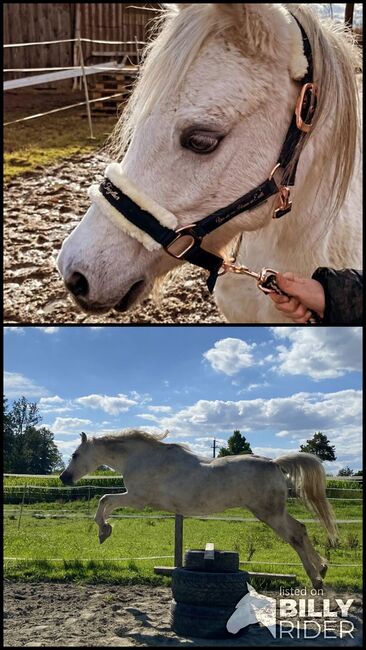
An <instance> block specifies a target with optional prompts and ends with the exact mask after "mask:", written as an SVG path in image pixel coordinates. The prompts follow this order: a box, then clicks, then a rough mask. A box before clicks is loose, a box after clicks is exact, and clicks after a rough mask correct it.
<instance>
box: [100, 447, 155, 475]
mask: <svg viewBox="0 0 366 650" xmlns="http://www.w3.org/2000/svg"><path fill="white" fill-rule="evenodd" d="M99 444H100V450H99V460H100V464H101V465H108V466H109V467H111V468H112V469H114V470H116V471H118V472H121V473H122V474H123V473H124V472H125V471H126V468H127V465H130V464H131V463H132V462H134V461H133V459H136V456H137V459H138V457H139V456H141V454H144V455H146V454H149V455H151V454H152V453H153V451H154V448H155V446H153V445H151V444H149V443H148V442H147V441H145V440H124V441H123V442H121V443H118V442H115V441H114V440H106V441H103V443H102V444H101V443H99Z"/></svg>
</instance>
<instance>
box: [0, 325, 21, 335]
mask: <svg viewBox="0 0 366 650" xmlns="http://www.w3.org/2000/svg"><path fill="white" fill-rule="evenodd" d="M24 332H25V329H24V327H18V326H17V325H15V326H11V327H10V326H7V327H4V334H24Z"/></svg>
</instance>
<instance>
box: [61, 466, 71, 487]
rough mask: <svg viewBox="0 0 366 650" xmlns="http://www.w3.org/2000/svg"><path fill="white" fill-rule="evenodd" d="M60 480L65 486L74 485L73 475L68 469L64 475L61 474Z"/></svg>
mask: <svg viewBox="0 0 366 650" xmlns="http://www.w3.org/2000/svg"><path fill="white" fill-rule="evenodd" d="M59 478H60V481H62V483H63V484H64V485H74V480H73V477H72V474H70V472H68V471H67V470H66V469H65V471H64V472H62V474H60V476H59Z"/></svg>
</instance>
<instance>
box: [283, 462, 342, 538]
mask: <svg viewBox="0 0 366 650" xmlns="http://www.w3.org/2000/svg"><path fill="white" fill-rule="evenodd" d="M273 462H274V463H276V465H278V466H279V467H280V468H281V469H282V470H283V471H284V472H285V473H286V474H287V475H288V478H289V479H290V483H291V485H292V487H293V488H294V496H296V497H298V498H300V499H301V501H302V502H303V503H304V505H305V506H306V507H307V508H308V510H311V511H312V512H313V513H314V514H315V515H316V516H317V517H318V518H319V519H320V521H321V522H322V524H323V526H324V527H325V529H326V530H327V532H328V535H329V539H330V541H331V542H334V541H335V540H336V539H337V526H336V523H335V519H334V513H333V510H332V507H331V505H330V503H329V501H328V499H327V496H326V491H325V488H326V479H325V471H324V468H323V465H322V464H321V462H320V460H319V458H317V457H316V456H314V455H313V454H306V453H303V452H299V453H297V454H286V455H285V456H280V458H276V460H274V461H273Z"/></svg>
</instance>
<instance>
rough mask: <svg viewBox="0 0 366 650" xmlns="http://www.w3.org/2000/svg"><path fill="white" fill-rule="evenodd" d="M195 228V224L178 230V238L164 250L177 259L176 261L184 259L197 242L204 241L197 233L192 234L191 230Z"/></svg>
mask: <svg viewBox="0 0 366 650" xmlns="http://www.w3.org/2000/svg"><path fill="white" fill-rule="evenodd" d="M195 226H196V224H195V223H191V224H189V226H184V227H183V228H178V230H176V233H177V236H176V238H175V239H173V241H172V242H170V244H168V245H167V246H165V247H164V250H165V251H166V252H167V253H168V254H169V255H171V256H172V257H175V259H177V260H180V259H182V258H183V257H184V255H185V254H186V253H188V251H189V250H191V248H193V246H194V245H195V243H196V242H200V241H202V237H198V236H197V235H196V233H194V232H191V228H194V227H195Z"/></svg>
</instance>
